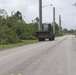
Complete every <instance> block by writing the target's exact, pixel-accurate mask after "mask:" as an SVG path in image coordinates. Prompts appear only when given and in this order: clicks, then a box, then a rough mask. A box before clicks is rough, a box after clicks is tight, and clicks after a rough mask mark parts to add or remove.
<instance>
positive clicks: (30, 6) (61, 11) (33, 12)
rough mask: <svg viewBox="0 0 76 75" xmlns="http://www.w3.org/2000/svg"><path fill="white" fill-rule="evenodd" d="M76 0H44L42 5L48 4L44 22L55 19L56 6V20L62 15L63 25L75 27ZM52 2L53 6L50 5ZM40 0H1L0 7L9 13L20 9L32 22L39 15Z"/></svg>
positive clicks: (44, 11)
mask: <svg viewBox="0 0 76 75" xmlns="http://www.w3.org/2000/svg"><path fill="white" fill-rule="evenodd" d="M75 2H76V0H42V5H43V6H45V5H48V6H47V7H45V8H43V10H42V11H43V22H46V23H49V22H52V21H53V19H52V18H53V7H55V8H56V22H57V23H58V22H59V21H58V17H59V15H61V19H62V27H63V28H67V29H72V28H73V29H75V26H76V7H75V6H73V4H74V3H75ZM49 4H52V5H53V6H50V5H49ZM38 7H39V0H0V9H5V10H6V11H7V12H8V14H9V15H10V13H11V12H12V11H14V12H16V11H17V10H19V11H20V12H21V13H22V15H23V16H24V19H25V21H26V22H27V23H29V22H32V20H34V19H35V18H36V17H38V16H39V14H38V11H39V10H38V9H39V8H38Z"/></svg>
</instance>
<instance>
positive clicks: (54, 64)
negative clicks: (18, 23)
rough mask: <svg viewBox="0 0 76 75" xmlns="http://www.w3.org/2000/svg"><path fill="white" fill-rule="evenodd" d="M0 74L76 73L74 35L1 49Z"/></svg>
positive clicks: (69, 74)
mask: <svg viewBox="0 0 76 75" xmlns="http://www.w3.org/2000/svg"><path fill="white" fill-rule="evenodd" d="M0 75H76V38H75V36H73V35H67V36H63V37H58V38H56V39H55V41H44V42H39V43H35V44H30V45H26V46H22V47H17V48H12V49H8V50H5V51H1V52H0Z"/></svg>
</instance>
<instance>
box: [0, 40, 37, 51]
mask: <svg viewBox="0 0 76 75" xmlns="http://www.w3.org/2000/svg"><path fill="white" fill-rule="evenodd" d="M36 42H38V40H22V42H21V43H16V44H6V45H0V51H3V50H5V49H8V48H13V47H18V46H23V45H27V44H32V43H36Z"/></svg>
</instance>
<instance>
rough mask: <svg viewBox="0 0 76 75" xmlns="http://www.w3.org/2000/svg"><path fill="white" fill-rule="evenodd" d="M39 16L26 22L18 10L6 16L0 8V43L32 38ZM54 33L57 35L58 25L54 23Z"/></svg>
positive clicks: (34, 35)
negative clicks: (30, 21)
mask: <svg viewBox="0 0 76 75" xmlns="http://www.w3.org/2000/svg"><path fill="white" fill-rule="evenodd" d="M38 22H39V18H38V17H37V18H35V20H32V23H29V24H27V23H26V22H25V21H24V19H23V16H22V13H21V12H20V11H17V12H15V13H13V12H11V15H10V16H8V14H7V12H6V11H5V10H4V9H0V44H11V43H19V42H22V41H21V40H32V39H33V40H34V39H37V38H36V32H37V31H38ZM55 33H56V35H58V33H59V27H58V24H57V23H56V24H55Z"/></svg>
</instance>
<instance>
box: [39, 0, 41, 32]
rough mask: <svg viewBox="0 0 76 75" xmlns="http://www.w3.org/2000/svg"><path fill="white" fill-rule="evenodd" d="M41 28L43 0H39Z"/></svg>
mask: <svg viewBox="0 0 76 75" xmlns="http://www.w3.org/2000/svg"><path fill="white" fill-rule="evenodd" d="M39 30H40V31H41V30H42V0H39Z"/></svg>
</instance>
